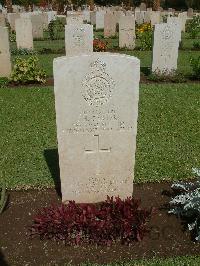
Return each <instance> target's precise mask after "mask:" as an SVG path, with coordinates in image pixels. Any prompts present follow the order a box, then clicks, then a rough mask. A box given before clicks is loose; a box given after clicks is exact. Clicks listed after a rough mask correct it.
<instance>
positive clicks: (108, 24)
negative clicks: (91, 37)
mask: <svg viewBox="0 0 200 266" xmlns="http://www.w3.org/2000/svg"><path fill="white" fill-rule="evenodd" d="M116 26H117V23H116V17H115V15H113V13H106V14H105V15H104V37H112V36H115V35H116Z"/></svg>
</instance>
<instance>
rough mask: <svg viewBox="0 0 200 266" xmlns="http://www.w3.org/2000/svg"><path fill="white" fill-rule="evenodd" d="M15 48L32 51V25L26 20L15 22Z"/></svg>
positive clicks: (21, 19) (20, 19)
mask: <svg viewBox="0 0 200 266" xmlns="http://www.w3.org/2000/svg"><path fill="white" fill-rule="evenodd" d="M15 29H16V42H17V48H18V49H19V48H26V49H31V50H32V49H33V34H32V23H31V20H30V19H28V18H18V19H16V21H15Z"/></svg>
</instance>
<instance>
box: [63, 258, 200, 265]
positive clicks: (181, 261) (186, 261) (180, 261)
mask: <svg viewBox="0 0 200 266" xmlns="http://www.w3.org/2000/svg"><path fill="white" fill-rule="evenodd" d="M67 265H69V264H66V266H67ZM103 265H105V266H199V265H200V257H198V256H185V257H175V258H168V259H156V258H155V259H149V260H132V261H130V262H119V263H112V264H101V266H103ZM82 266H99V264H90V263H85V264H82Z"/></svg>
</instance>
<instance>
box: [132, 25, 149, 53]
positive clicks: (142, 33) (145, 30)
mask: <svg viewBox="0 0 200 266" xmlns="http://www.w3.org/2000/svg"><path fill="white" fill-rule="evenodd" d="M136 36H137V38H138V39H139V40H140V50H142V51H146V50H151V48H152V40H153V29H152V27H151V24H149V23H144V24H142V25H140V26H138V27H137V29H136Z"/></svg>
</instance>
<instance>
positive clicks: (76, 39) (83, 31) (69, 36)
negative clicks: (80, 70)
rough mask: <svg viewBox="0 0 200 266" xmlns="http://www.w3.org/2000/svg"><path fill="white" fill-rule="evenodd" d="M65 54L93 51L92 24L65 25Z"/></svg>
mask: <svg viewBox="0 0 200 266" xmlns="http://www.w3.org/2000/svg"><path fill="white" fill-rule="evenodd" d="M65 51H66V55H67V56H72V55H79V54H88V53H92V52H93V26H92V25H89V24H82V25H66V26H65Z"/></svg>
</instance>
